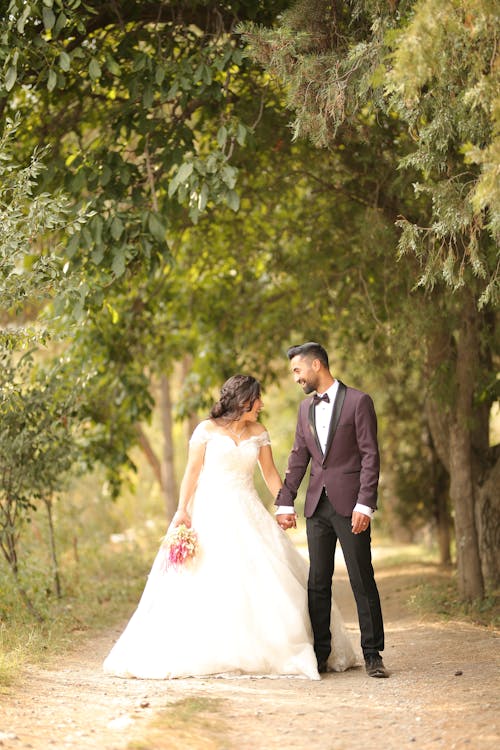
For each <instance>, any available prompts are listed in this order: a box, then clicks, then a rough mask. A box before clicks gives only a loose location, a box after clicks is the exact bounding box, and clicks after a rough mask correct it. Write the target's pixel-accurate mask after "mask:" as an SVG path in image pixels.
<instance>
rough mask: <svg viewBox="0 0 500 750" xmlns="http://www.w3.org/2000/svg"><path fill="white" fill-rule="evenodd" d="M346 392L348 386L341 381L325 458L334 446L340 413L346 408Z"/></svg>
mask: <svg viewBox="0 0 500 750" xmlns="http://www.w3.org/2000/svg"><path fill="white" fill-rule="evenodd" d="M346 391H347V386H345V385H344V384H343V383H342V382H341V381H340V380H339V387H338V389H337V395H336V396H335V403H334V405H333V410H332V418H331V419H330V429H329V430H328V438H327V440H326V448H325V456H327V455H328V451H329V450H330V447H331V445H332V441H333V437H334V435H335V431H336V429H337V425H338V423H339V419H340V412H341V411H342V407H343V406H344V400H345V394H346Z"/></svg>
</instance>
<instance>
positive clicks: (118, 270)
mask: <svg viewBox="0 0 500 750" xmlns="http://www.w3.org/2000/svg"><path fill="white" fill-rule="evenodd" d="M111 270H112V271H113V274H114V275H115V276H116V277H117V278H118V277H120V276H123V274H124V273H125V253H124V252H123V249H120V250H117V251H116V253H115V256H114V258H113V263H112V264H111Z"/></svg>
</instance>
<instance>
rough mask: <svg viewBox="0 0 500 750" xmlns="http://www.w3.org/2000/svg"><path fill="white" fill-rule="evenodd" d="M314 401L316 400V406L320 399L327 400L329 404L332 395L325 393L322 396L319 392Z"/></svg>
mask: <svg viewBox="0 0 500 750" xmlns="http://www.w3.org/2000/svg"><path fill="white" fill-rule="evenodd" d="M313 401H314V405H315V406H316V404H319V402H320V401H326V403H327V404H329V403H330V396H329V395H328V393H323V395H322V396H318V394H317V393H316V395H315V396H314V398H313Z"/></svg>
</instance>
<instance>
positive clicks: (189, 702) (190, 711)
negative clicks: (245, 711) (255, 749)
mask: <svg viewBox="0 0 500 750" xmlns="http://www.w3.org/2000/svg"><path fill="white" fill-rule="evenodd" d="M222 711H223V701H221V700H219V699H214V698H184V699H183V700H180V701H176V702H175V703H172V704H170V705H169V706H168V707H167V708H165V709H163V710H161V711H159V712H158V713H157V714H156V716H155V718H154V720H153V721H152V722H151V723H150V724H149V726H148V727H147V729H146V730H143V732H142V735H141V738H140V739H137V740H132V741H131V742H130V743H129V744H128V745H127V750H172V748H180V747H185V748H189V750H229V748H230V747H231V744H230V743H229V741H228V739H227V733H228V726H227V722H226V720H225V719H224V718H223V715H222Z"/></svg>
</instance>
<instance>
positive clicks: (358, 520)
mask: <svg viewBox="0 0 500 750" xmlns="http://www.w3.org/2000/svg"><path fill="white" fill-rule="evenodd" d="M351 522H352V533H353V534H361V533H362V532H363V531H366V529H367V528H368V526H369V525H370V517H369V516H366V515H365V514H364V513H360V512H359V511H357V510H355V511H353V514H352V519H351Z"/></svg>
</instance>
